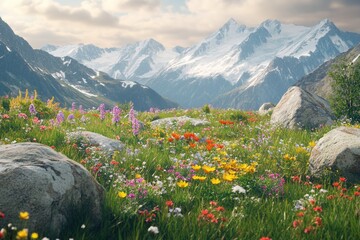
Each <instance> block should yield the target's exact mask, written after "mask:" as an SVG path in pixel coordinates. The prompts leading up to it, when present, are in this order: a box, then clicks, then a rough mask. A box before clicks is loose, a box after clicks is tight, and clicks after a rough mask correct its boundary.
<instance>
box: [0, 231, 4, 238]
mask: <svg viewBox="0 0 360 240" xmlns="http://www.w3.org/2000/svg"><path fill="white" fill-rule="evenodd" d="M3 238H4V234H3V232H2V231H0V239H3Z"/></svg>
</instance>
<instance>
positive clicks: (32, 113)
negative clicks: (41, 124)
mask: <svg viewBox="0 0 360 240" xmlns="http://www.w3.org/2000/svg"><path fill="white" fill-rule="evenodd" d="M29 112H30V114H31V115H36V113H37V112H36V109H35V106H34V104H30V106H29Z"/></svg>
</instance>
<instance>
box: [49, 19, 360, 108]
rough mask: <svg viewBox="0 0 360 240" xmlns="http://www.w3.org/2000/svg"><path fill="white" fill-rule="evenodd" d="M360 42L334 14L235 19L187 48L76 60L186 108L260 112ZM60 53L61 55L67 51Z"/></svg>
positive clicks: (132, 49) (127, 50)
mask: <svg viewBox="0 0 360 240" xmlns="http://www.w3.org/2000/svg"><path fill="white" fill-rule="evenodd" d="M359 42H360V34H358V33H349V32H343V31H340V30H339V29H338V28H337V27H336V26H335V25H334V24H333V23H332V22H331V21H329V20H328V19H325V20H322V21H321V22H319V23H318V24H316V25H315V26H312V27H306V26H298V25H293V24H282V23H281V22H279V21H277V20H266V21H264V22H263V23H261V24H260V25H259V26H258V27H255V28H249V27H246V26H244V25H240V24H238V23H237V22H236V21H235V20H234V19H230V20H229V21H228V22H226V23H225V24H224V25H223V26H222V27H221V28H220V29H219V30H218V31H216V32H215V33H213V34H211V35H210V36H209V37H207V38H206V39H204V40H203V41H201V42H199V43H198V44H195V45H194V46H191V47H189V48H186V49H182V48H174V49H171V50H167V49H165V48H164V47H163V46H162V45H161V44H160V43H158V42H156V41H155V40H147V41H144V42H139V43H136V44H132V45H128V46H126V47H123V48H118V49H116V50H114V51H111V52H106V51H105V50H102V51H103V52H102V53H101V54H98V55H96V56H97V57H96V58H93V59H92V60H89V59H87V60H86V59H80V58H78V57H75V56H74V58H76V59H78V60H79V61H80V62H82V63H84V64H85V65H87V66H88V67H93V68H95V69H99V70H102V71H105V72H107V73H109V74H110V75H112V76H113V77H116V78H123V79H131V80H137V81H139V82H142V83H145V84H146V85H148V86H150V87H152V88H153V89H155V90H156V91H158V92H159V93H160V94H162V95H163V96H165V97H167V98H169V99H171V100H173V101H176V102H178V103H180V105H182V106H184V107H199V106H202V105H204V104H206V103H211V104H213V105H214V106H216V107H224V108H229V107H231V108H241V109H258V108H259V106H260V105H261V104H262V103H264V102H273V103H277V102H278V101H279V99H280V97H281V96H282V95H283V93H284V92H285V91H286V90H287V89H288V87H289V86H291V85H293V84H294V83H295V82H296V81H298V80H299V79H300V78H301V77H303V76H304V75H306V74H308V73H310V72H312V71H313V70H315V69H316V68H317V67H318V66H320V65H321V64H322V63H324V62H325V61H327V60H329V59H332V58H334V57H336V56H337V55H338V54H340V53H342V52H345V51H347V50H348V49H349V48H351V47H352V46H354V45H355V44H357V43H359ZM63 48H66V47H63ZM58 50H59V49H57V50H49V52H50V53H52V54H55V55H56V54H57V53H56V52H57V51H58ZM178 50H180V51H178ZM61 51H62V52H63V54H62V55H60V54H59V55H58V56H64V52H65V51H63V50H61Z"/></svg>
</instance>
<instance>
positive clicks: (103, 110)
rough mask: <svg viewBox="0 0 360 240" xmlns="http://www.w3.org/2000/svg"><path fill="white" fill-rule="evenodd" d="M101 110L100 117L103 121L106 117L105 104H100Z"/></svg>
mask: <svg viewBox="0 0 360 240" xmlns="http://www.w3.org/2000/svg"><path fill="white" fill-rule="evenodd" d="M99 111H100V119H101V121H103V120H104V119H105V113H106V112H105V104H103V103H102V104H100V106H99Z"/></svg>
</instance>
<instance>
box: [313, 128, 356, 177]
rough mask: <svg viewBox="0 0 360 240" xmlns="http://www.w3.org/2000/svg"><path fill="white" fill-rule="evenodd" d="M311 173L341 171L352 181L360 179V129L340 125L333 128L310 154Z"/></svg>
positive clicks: (318, 174) (319, 173)
mask: <svg viewBox="0 0 360 240" xmlns="http://www.w3.org/2000/svg"><path fill="white" fill-rule="evenodd" d="M309 170H310V173H311V174H312V175H314V176H321V175H322V174H323V173H324V171H326V170H332V171H337V170H338V171H339V172H340V174H341V175H342V176H344V177H346V178H348V179H349V180H350V181H358V182H359V181H360V129H357V128H350V127H339V128H336V129H333V130H331V131H330V132H328V133H327V134H325V135H324V137H322V138H321V139H320V140H319V142H318V143H317V144H316V146H315V147H314V149H313V150H312V152H311V156H310V165H309Z"/></svg>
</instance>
